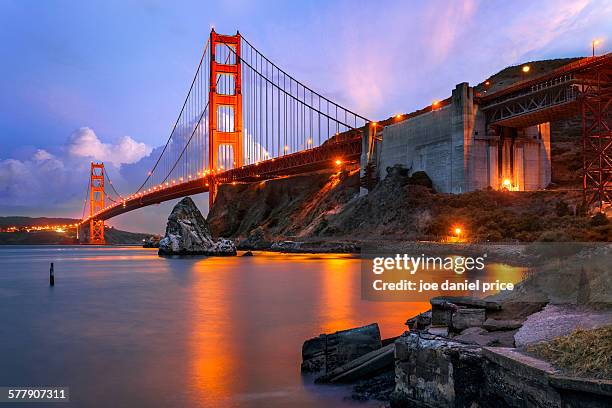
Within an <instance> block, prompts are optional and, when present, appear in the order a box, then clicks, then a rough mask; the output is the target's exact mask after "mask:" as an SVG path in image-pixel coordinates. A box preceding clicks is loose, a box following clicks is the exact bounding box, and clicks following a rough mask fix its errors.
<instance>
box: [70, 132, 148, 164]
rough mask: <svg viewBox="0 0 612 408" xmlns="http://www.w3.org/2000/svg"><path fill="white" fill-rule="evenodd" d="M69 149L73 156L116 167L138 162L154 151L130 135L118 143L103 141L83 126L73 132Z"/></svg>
mask: <svg viewBox="0 0 612 408" xmlns="http://www.w3.org/2000/svg"><path fill="white" fill-rule="evenodd" d="M67 149H68V152H69V153H70V154H71V155H73V156H77V157H86V158H89V159H93V160H97V161H102V162H104V163H110V164H113V165H114V166H115V167H119V166H121V165H122V164H131V163H136V162H137V161H139V160H140V159H142V158H143V157H145V156H148V155H149V154H150V153H151V151H152V149H151V147H149V146H147V145H146V144H144V143H140V142H137V141H135V140H134V139H132V138H131V137H129V136H123V137H121V138H120V139H119V140H118V141H117V142H116V143H103V142H102V141H101V140H100V139H99V138H98V136H97V135H96V133H95V132H94V131H93V129H91V128H88V127H82V128H80V129H79V130H77V131H76V132H74V133H73V134H72V136H71V137H70V140H69V143H68V146H67Z"/></svg>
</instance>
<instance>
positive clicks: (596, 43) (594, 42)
mask: <svg viewBox="0 0 612 408" xmlns="http://www.w3.org/2000/svg"><path fill="white" fill-rule="evenodd" d="M600 43H601V40H600V39H598V38H596V39H594V40H593V41H591V45H592V46H593V57H595V46H596V45H599V44H600Z"/></svg>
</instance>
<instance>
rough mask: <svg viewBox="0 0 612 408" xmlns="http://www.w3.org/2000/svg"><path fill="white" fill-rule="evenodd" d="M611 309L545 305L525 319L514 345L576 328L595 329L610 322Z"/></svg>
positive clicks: (545, 339)
mask: <svg viewBox="0 0 612 408" xmlns="http://www.w3.org/2000/svg"><path fill="white" fill-rule="evenodd" d="M611 321H612V310H610V309H606V310H591V309H588V308H586V307H582V306H576V305H552V304H549V305H547V306H546V307H545V308H544V309H542V310H541V311H540V312H538V313H534V314H532V315H531V316H529V317H528V318H527V320H525V322H524V323H523V326H522V327H521V328H520V329H519V330H518V332H517V333H516V335H515V336H514V340H515V343H516V347H526V346H528V345H530V344H534V343H539V342H541V341H548V340H552V339H553V338H555V337H559V336H565V335H567V334H570V333H571V332H573V331H574V330H576V329H577V328H579V327H580V328H583V329H595V328H597V327H601V326H605V325H608V324H610V322H611Z"/></svg>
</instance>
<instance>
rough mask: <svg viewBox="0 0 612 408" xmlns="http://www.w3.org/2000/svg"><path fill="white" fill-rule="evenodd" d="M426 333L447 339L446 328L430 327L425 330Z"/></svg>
mask: <svg viewBox="0 0 612 408" xmlns="http://www.w3.org/2000/svg"><path fill="white" fill-rule="evenodd" d="M427 333H429V334H433V335H434V336H440V337H448V326H438V327H430V328H429V329H427Z"/></svg>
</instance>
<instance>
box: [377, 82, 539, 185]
mask: <svg viewBox="0 0 612 408" xmlns="http://www.w3.org/2000/svg"><path fill="white" fill-rule="evenodd" d="M396 164H400V165H402V166H404V167H405V168H407V169H410V170H411V172H415V171H425V172H426V173H427V174H428V175H429V177H430V178H431V180H432V182H433V185H434V188H435V189H436V190H437V191H440V192H447V193H462V192H466V191H473V190H479V189H486V188H489V187H491V188H494V189H502V188H509V189H511V190H536V189H542V188H545V187H546V186H548V184H549V183H550V124H549V123H543V124H540V125H537V126H532V127H529V128H525V129H511V128H501V129H499V130H498V131H497V133H490V132H488V130H487V125H486V117H485V115H484V113H483V112H481V111H480V110H479V107H478V105H477V104H475V103H474V91H473V88H471V87H469V85H468V84H467V83H461V84H459V85H457V86H456V87H455V89H454V90H453V92H452V98H451V103H450V104H448V105H446V106H444V107H441V108H439V109H435V110H432V111H430V112H426V113H423V114H421V115H418V116H415V117H412V118H409V119H407V120H404V121H401V122H399V123H395V124H392V125H388V126H386V127H385V128H384V130H383V132H382V143H381V147H380V153H379V155H378V160H377V169H378V176H379V177H380V178H381V179H382V178H385V177H386V175H387V171H386V169H387V168H388V167H392V166H393V165H396ZM504 180H508V181H506V184H504Z"/></svg>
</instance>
